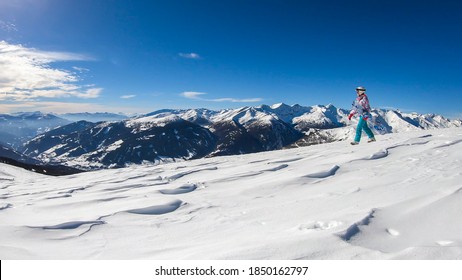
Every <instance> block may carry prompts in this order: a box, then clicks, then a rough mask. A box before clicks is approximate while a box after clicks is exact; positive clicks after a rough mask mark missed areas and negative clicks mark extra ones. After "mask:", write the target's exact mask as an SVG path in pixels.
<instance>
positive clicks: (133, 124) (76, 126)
mask: <svg viewBox="0 0 462 280" xmlns="http://www.w3.org/2000/svg"><path fill="white" fill-rule="evenodd" d="M348 113H349V111H347V110H344V109H339V108H336V107H335V106H333V105H327V106H323V105H316V106H310V107H305V106H300V105H293V106H289V105H286V104H275V105H272V106H267V105H262V106H258V107H242V108H238V109H228V110H220V111H214V110H209V109H189V110H168V109H165V110H159V111H154V112H152V113H149V114H146V115H143V116H139V117H136V118H130V119H123V120H112V121H104V122H96V123H95V122H89V121H86V120H81V121H77V122H72V123H71V122H70V121H69V120H65V119H63V118H58V117H56V116H53V115H43V114H42V115H40V114H39V113H34V116H35V120H30V119H28V120H27V123H28V125H29V126H30V127H34V128H35V135H34V136H35V137H33V138H32V137H30V135H32V131H29V134H28V137H19V138H17V141H16V142H15V145H10V146H13V147H14V148H15V149H16V150H18V151H19V152H21V153H23V154H24V155H25V156H27V157H28V158H32V159H34V160H40V161H41V162H46V163H53V164H57V163H59V164H65V165H67V166H71V167H77V168H81V169H86V170H90V169H98V168H111V167H123V166H126V165H127V164H139V163H143V162H164V161H169V160H188V159H194V158H201V157H211V156H220V155H235V154H246V153H254V152H262V151H270V150H276V149H283V148H291V147H299V146H306V145H313V144H319V143H327V142H333V141H340V140H345V139H348V138H351V135H352V134H353V131H354V129H355V125H356V123H355V122H356V121H355V120H353V121H351V122H350V121H349V120H348V118H347V116H348ZM372 114H373V115H374V120H375V121H376V122H380V123H381V124H382V125H381V128H382V130H381V131H375V132H376V133H394V132H401V131H412V130H422V129H435V128H449V127H461V126H462V121H461V120H452V121H451V120H449V119H446V118H444V117H443V116H440V115H434V114H427V115H422V114H417V113H413V114H406V113H402V112H400V111H397V110H383V109H376V110H373V112H372ZM85 115H86V114H83V115H81V116H85ZM2 116H3V118H4V120H5V122H7V119H8V118H7V117H5V115H2ZM2 116H0V127H3V123H2ZM45 116H46V118H47V119H48V120H50V121H48V122H47V123H48V124H49V125H48V126H46V127H45V126H44V125H43V124H42V126H41V125H39V124H41V123H42V120H43V119H44V118H45ZM106 116H107V117H111V116H109V115H106ZM12 117H13V116H12ZM93 117H100V118H101V117H103V116H102V115H99V116H96V115H94V116H93ZM112 117H115V118H118V117H120V118H121V117H122V116H120V115H116V116H112ZM24 118H25V116H23V117H22V119H24ZM87 119H88V118H87ZM52 120H53V121H56V123H55V122H53V121H52ZM29 122H31V123H29ZM53 126H54V127H57V128H52V127H53ZM4 130H6V131H7V130H8V129H4ZM1 133H3V132H2V130H0V136H2V135H3V134H1ZM2 137H3V136H2ZM2 139H3V138H2ZM20 141H22V142H20ZM19 142H20V143H21V145H20V144H18V143H19Z"/></svg>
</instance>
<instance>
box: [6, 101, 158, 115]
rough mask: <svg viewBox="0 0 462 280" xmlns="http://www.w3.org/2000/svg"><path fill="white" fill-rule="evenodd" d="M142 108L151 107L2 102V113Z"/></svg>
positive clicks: (148, 109)
mask: <svg viewBox="0 0 462 280" xmlns="http://www.w3.org/2000/svg"><path fill="white" fill-rule="evenodd" d="M140 109H143V110H144V111H145V112H149V111H150V109H151V108H139V107H136V108H135V107H124V106H117V105H113V104H105V105H103V104H95V103H80V102H78V103H77V102H75V103H74V102H45V101H43V102H35V101H25V102H14V103H3V104H0V114H9V113H14V112H30V111H40V112H44V113H55V114H65V113H82V112H90V113H95V112H112V113H119V112H124V113H139V112H140Z"/></svg>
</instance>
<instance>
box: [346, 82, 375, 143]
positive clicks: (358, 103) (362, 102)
mask: <svg viewBox="0 0 462 280" xmlns="http://www.w3.org/2000/svg"><path fill="white" fill-rule="evenodd" d="M356 94H357V95H358V97H356V99H355V101H354V102H353V108H352V109H351V112H350V114H349V115H348V120H351V118H352V117H353V116H354V115H355V114H358V115H359V121H358V126H357V127H356V137H355V140H354V141H353V142H351V145H358V144H359V141H361V134H362V132H363V130H364V132H366V134H367V136H368V137H369V140H368V141H367V142H374V141H375V137H374V133H372V131H371V129H370V128H369V126H368V125H367V120H368V119H370V118H372V115H371V105H370V104H369V99H368V98H367V95H366V89H365V88H364V87H357V88H356Z"/></svg>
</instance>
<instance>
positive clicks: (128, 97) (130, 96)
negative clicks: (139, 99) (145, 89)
mask: <svg viewBox="0 0 462 280" xmlns="http://www.w3.org/2000/svg"><path fill="white" fill-rule="evenodd" d="M135 97H136V95H135V94H130V95H122V96H121V97H120V98H122V99H131V98H135Z"/></svg>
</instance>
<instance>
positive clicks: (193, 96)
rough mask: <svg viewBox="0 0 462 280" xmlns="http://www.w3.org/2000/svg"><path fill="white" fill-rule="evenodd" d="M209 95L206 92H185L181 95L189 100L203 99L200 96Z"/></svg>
mask: <svg viewBox="0 0 462 280" xmlns="http://www.w3.org/2000/svg"><path fill="white" fill-rule="evenodd" d="M204 94H207V93H205V92H195V91H185V92H183V93H181V94H180V95H181V96H183V97H186V98H189V99H201V98H200V97H199V96H201V95H204Z"/></svg>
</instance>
